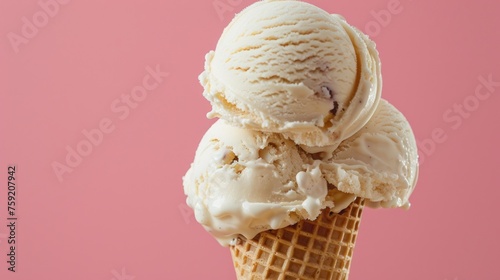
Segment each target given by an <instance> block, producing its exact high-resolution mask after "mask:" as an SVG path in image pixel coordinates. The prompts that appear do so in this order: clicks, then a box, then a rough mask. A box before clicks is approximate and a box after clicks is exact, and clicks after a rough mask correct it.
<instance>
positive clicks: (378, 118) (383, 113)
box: [321, 100, 418, 207]
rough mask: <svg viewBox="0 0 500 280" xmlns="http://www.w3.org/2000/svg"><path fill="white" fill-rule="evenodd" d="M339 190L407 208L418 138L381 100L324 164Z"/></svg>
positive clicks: (375, 202)
mask: <svg viewBox="0 0 500 280" xmlns="http://www.w3.org/2000/svg"><path fill="white" fill-rule="evenodd" d="M321 168H322V170H323V172H324V173H325V178H326V179H327V181H328V182H329V183H331V184H333V185H335V186H336V187H337V188H338V190H339V191H342V192H345V193H351V194H354V195H356V196H359V197H363V198H366V199H367V201H368V202H367V204H368V205H369V206H372V207H376V206H383V207H408V206H409V197H410V195H411V193H412V192H413V189H414V187H415V184H416V181H417V175H418V153H417V145H416V142H415V137H414V135H413V132H412V130H411V127H410V125H409V123H408V121H407V120H406V118H405V117H404V116H403V114H401V113H400V112H399V111H398V110H397V109H396V108H395V107H394V106H392V105H391V104H389V103H388V102H387V101H385V100H381V102H380V105H379V106H378V109H377V110H376V111H375V114H374V115H373V117H372V118H371V120H370V121H369V122H368V123H367V124H366V126H365V127H363V128H362V129H361V130H360V131H358V132H357V133H356V134H354V135H353V136H352V137H350V138H349V139H347V140H345V141H343V142H342V143H341V144H340V146H339V147H338V148H337V149H336V150H335V152H334V154H333V158H332V159H330V160H328V161H326V162H324V163H322V164H321Z"/></svg>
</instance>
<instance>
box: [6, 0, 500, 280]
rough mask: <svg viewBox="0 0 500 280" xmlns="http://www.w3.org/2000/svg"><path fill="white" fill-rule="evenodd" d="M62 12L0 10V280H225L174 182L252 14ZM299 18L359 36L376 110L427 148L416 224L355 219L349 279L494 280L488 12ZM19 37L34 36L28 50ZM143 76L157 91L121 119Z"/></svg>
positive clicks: (229, 0)
mask: <svg viewBox="0 0 500 280" xmlns="http://www.w3.org/2000/svg"><path fill="white" fill-rule="evenodd" d="M41 2H42V3H45V2H53V1H49V0H42V1H41ZM60 2H61V4H57V5H52V6H50V7H49V8H51V9H49V11H51V12H50V13H51V15H50V16H45V17H44V15H47V12H44V10H43V8H42V7H41V6H40V4H38V2H37V1H34V0H32V1H5V0H2V1H1V2H0V23H1V24H0V36H1V38H2V39H1V40H0V279H2V280H3V279H6V280H10V279H13V280H14V279H16V280H20V279H22V280H31V279H72V280H79V279H82V280H83V279H94V280H100V279H102V280H110V279H115V280H122V279H135V280H146V279H235V276H234V272H233V268H232V263H231V258H230V254H229V251H228V249H226V248H222V247H220V246H219V245H218V244H217V242H216V241H215V240H214V239H212V238H211V237H210V236H209V235H208V234H207V233H206V232H205V231H204V230H203V229H202V228H201V226H199V225H198V224H197V223H196V221H195V220H194V218H193V216H192V212H191V211H190V210H189V209H188V208H187V207H186V206H185V203H184V201H185V196H184V194H183V190H182V183H181V177H182V176H183V174H184V173H185V171H186V170H187V168H188V166H189V164H190V162H191V161H192V159H193V156H194V151H195V149H196V146H197V144H198V141H199V139H200V137H201V136H202V134H203V133H204V131H205V130H206V129H207V128H208V127H209V126H210V124H211V123H212V122H213V120H207V119H206V118H205V114H206V112H207V111H208V110H209V103H208V102H207V101H206V100H205V99H204V98H203V97H202V95H201V93H202V87H201V86H200V84H199V83H198V80H197V76H198V74H199V73H200V72H201V71H202V67H203V62H204V55H205V53H206V52H207V51H209V50H211V49H213V48H214V47H215V44H216V41H217V39H218V37H219V35H220V34H221V32H222V29H223V28H224V27H225V26H226V24H227V23H228V22H229V20H230V19H231V18H232V15H233V14H234V13H236V12H239V11H240V10H241V9H242V8H243V7H245V6H247V5H249V4H250V3H252V2H254V1H249V0H244V1H242V0H240V1H238V0H216V1H213V0H209V1H196V2H195V1H165V0H149V1H132V0H110V1H97V0H91V1H89V0H85V1H76V0H74V1H68V0H65V1H62V0H60ZM310 2H311V3H313V4H316V5H318V6H320V7H322V8H324V9H326V10H327V11H329V12H331V13H340V14H343V15H344V16H345V17H346V19H347V20H348V21H349V22H350V23H351V24H353V25H355V26H357V27H359V28H360V29H362V30H364V31H365V32H367V33H369V34H371V37H372V38H373V39H374V40H375V41H376V43H377V45H378V50H379V51H380V55H381V59H382V65H383V75H384V76H383V77H384V91H383V96H384V98H386V99H388V100H389V101H390V102H392V103H393V104H395V105H396V106H397V107H398V108H399V109H400V110H401V111H402V112H404V114H405V115H406V116H407V117H408V119H409V120H410V122H411V124H412V125H413V128H414V131H415V134H416V136H417V139H418V141H419V143H421V159H422V166H421V172H420V179H419V182H418V185H417V189H416V191H415V193H414V196H413V199H412V203H413V206H412V208H411V209H410V211H403V210H372V209H369V210H366V211H365V216H364V219H363V221H362V225H361V232H360V235H359V239H358V240H359V241H358V244H357V248H356V251H355V256H354V263H353V268H352V273H351V276H352V277H351V278H350V279H354V280H356V279H358V280H362V279H388V280H392V279H394V280H396V279H398V280H399V279H407V280H417V279H418V280H420V279H428V280H429V279H436V280H445V279H448V280H455V279H456V280H458V279H459V280H467V279H499V277H500V276H499V275H498V260H499V259H500V242H499V241H498V240H497V237H498V236H500V226H499V224H498V221H497V220H498V219H497V217H496V216H497V215H496V213H498V207H496V203H497V201H498V197H499V195H500V189H499V188H498V187H499V186H500V179H499V178H500V177H499V176H498V174H499V170H498V167H499V166H500V155H499V151H500V150H499V146H498V143H500V133H498V128H499V125H498V121H499V116H500V115H499V113H498V107H499V105H500V86H499V84H498V83H496V84H495V83H493V85H490V86H489V91H488V88H487V87H485V86H481V83H480V79H481V78H480V77H484V78H485V79H486V80H487V79H488V76H490V79H491V80H493V81H500V69H499V62H500V55H499V52H498V50H500V38H499V33H498V27H499V26H500V20H499V17H498V12H499V11H500V2H499V1H495V0H480V1H474V2H472V1H451V0H450V1H411V0H400V1H397V0H376V1H374V0H370V1H367V0H349V1H326V0H316V1H310ZM53 3H58V2H53ZM63 3H64V4H63ZM398 3H399V4H398ZM214 5H225V8H226V11H224V12H223V13H222V14H220V13H218V12H217V10H216V9H215V8H214ZM56 8H57V9H56ZM381 11H382V12H381ZM34 15H35V19H33V16H34ZM388 15H390V19H389V17H388ZM23 18H26V20H24V19H23ZM377 20H378V21H377ZM27 21H29V22H31V23H33V22H34V21H35V23H36V24H37V25H38V27H36V26H35V27H36V28H37V29H35V30H33V29H29V27H24V32H25V34H24V35H23V26H25V25H29V23H26V22H27ZM10 32H13V33H10ZM14 33H15V34H17V36H18V37H16V38H17V39H16V40H17V41H16V40H14V43H12V42H11V39H12V38H14V37H12V36H15V35H13V34H14ZM9 34H10V35H9ZM25 35H26V36H25ZM20 38H21V39H20ZM20 40H21V41H20ZM16 51H17V52H16ZM147 67H150V68H156V67H159V69H160V71H161V72H168V73H169V75H168V77H159V78H158V77H157V78H158V79H157V80H148V81H147V82H148V83H149V84H148V85H150V86H151V85H152V84H155V83H156V82H158V83H157V84H156V87H154V89H151V90H150V91H148V92H147V93H146V94H145V95H141V96H140V97H141V98H142V101H140V102H134V103H131V104H132V105H126V104H127V103H125V101H123V100H122V99H121V98H122V95H123V96H124V98H126V97H127V96H130V94H131V91H132V90H134V92H135V91H137V90H139V88H138V87H137V86H141V85H142V84H143V79H148V75H150V74H148V72H147V70H146V68H147ZM155 81H156V82H155ZM476 89H477V90H478V93H477V94H478V95H477V96H476V95H475V94H476V93H475V92H476ZM461 104H464V105H465V106H464V107H463V108H465V109H464V110H465V111H464V112H462V113H460V112H459V111H458V110H459V109H458V108H459V106H463V105H461ZM112 106H115V107H114V109H113V108H112ZM130 106H134V108H132V107H130ZM127 108H128V109H127ZM125 110H128V113H127V114H126V111H125ZM101 121H104V122H108V123H107V124H105V125H108V126H109V127H105V128H104V129H105V130H106V129H107V130H106V131H107V132H109V133H103V135H102V137H101V138H99V137H97V136H96V137H97V138H96V140H95V143H96V144H95V145H94V144H92V145H91V146H90V147H89V146H85V145H86V143H87V144H88V143H89V142H86V137H85V136H84V134H82V131H83V130H86V131H91V132H94V133H95V132H96V129H98V128H99V127H100V126H99V123H100V122H101ZM110 130H112V131H110ZM95 135H97V134H95ZM78 147H79V148H80V149H81V151H83V152H84V153H86V154H87V155H86V156H84V157H82V159H81V160H80V162H76V161H75V162H73V163H74V164H73V167H68V169H67V170H66V171H68V170H71V172H65V173H63V174H62V175H61V180H59V179H58V176H57V175H56V173H55V172H54V170H53V164H54V162H59V163H61V164H65V161H66V159H65V157H66V155H67V154H68V150H67V149H70V150H75V149H77V148H78ZM89 149H91V150H89ZM74 160H75V159H74ZM9 164H15V165H16V166H17V168H18V171H17V173H16V176H17V178H16V182H17V188H18V189H17V190H18V191H17V193H16V194H17V202H18V206H17V207H16V215H17V217H18V221H17V242H18V245H17V264H16V269H17V272H16V273H12V272H9V271H7V263H6V260H7V256H6V254H7V245H8V244H7V237H8V235H7V233H8V232H7V227H6V224H7V222H6V215H7V209H6V208H7V206H6V201H7V199H6V194H7V177H6V174H7V166H8V165H9Z"/></svg>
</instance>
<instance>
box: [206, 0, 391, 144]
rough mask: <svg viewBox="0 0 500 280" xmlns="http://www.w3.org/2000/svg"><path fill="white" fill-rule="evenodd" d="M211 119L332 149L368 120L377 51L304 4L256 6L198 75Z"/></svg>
mask: <svg viewBox="0 0 500 280" xmlns="http://www.w3.org/2000/svg"><path fill="white" fill-rule="evenodd" d="M200 81H201V83H202V85H203V86H204V89H205V90H204V96H205V97H206V98H207V99H208V100H209V101H210V103H211V105H212V111H211V112H210V113H209V114H208V116H209V117H219V118H222V119H225V120H227V121H228V122H230V123H231V124H233V125H238V126H240V127H246V128H251V129H255V130H260V131H267V132H277V133H282V134H283V135H284V136H285V137H287V138H289V139H292V140H293V141H294V142H295V143H297V144H302V145H305V146H311V147H316V146H333V147H335V146H336V145H338V144H339V143H340V142H341V141H342V140H344V139H346V138H348V137H350V136H351V135H353V134H354V133H355V132H356V131H358V130H359V129H360V128H361V127H363V126H364V125H365V124H366V122H367V121H368V120H369V119H370V117H371V116H372V114H373V112H374V110H375V108H376V107H377V104H378V102H379V98H380V94H381V84H382V81H381V73H380V62H379V58H378V53H377V51H376V49H375V44H374V43H373V42H372V41H371V40H370V39H368V37H367V36H365V35H364V34H362V33H361V32H359V31H358V30H357V29H356V28H354V27H352V26H351V25H349V24H348V23H347V22H346V21H345V20H344V19H343V18H342V17H341V16H339V15H331V14H329V13H327V12H325V11H324V10H322V9H320V8H318V7H316V6H313V5H311V4H308V3H305V2H301V1H293V0H292V1H259V2H256V3H254V4H253V5H251V6H249V7H247V8H246V9H244V10H243V11H242V12H241V13H239V14H238V15H236V17H235V18H234V19H233V20H232V22H231V23H230V24H229V25H228V26H227V27H226V28H225V30H224V32H223V34H222V36H221V37H220V39H219V41H218V44H217V46H216V49H215V51H211V52H209V53H208V54H207V55H206V61H205V71H204V72H203V73H202V74H201V75H200Z"/></svg>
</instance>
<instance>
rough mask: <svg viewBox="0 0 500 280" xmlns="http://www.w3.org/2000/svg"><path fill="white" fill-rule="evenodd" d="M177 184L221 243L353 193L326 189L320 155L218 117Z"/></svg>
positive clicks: (309, 215) (314, 212)
mask: <svg viewBox="0 0 500 280" xmlns="http://www.w3.org/2000/svg"><path fill="white" fill-rule="evenodd" d="M183 184H184V192H185V194H186V195H187V204H188V205H189V206H190V207H191V208H193V209H194V213H195V217H196V220H197V221H198V222H199V223H200V224H201V225H203V227H204V228H205V229H206V230H207V231H208V232H210V233H211V234H212V235H213V236H214V237H215V238H216V239H217V240H218V241H219V242H220V243H221V244H222V245H224V246H228V245H229V244H230V243H231V242H232V241H233V240H235V238H237V237H238V235H239V234H241V235H243V236H245V237H247V238H253V237H254V236H255V235H256V234H258V233H259V232H262V231H264V230H268V229H278V228H282V227H285V226H288V225H291V224H295V223H296V222H298V221H299V220H302V219H311V220H313V219H315V218H316V217H317V216H318V215H319V213H320V211H321V210H322V209H324V208H326V207H331V208H334V206H336V205H338V206H339V207H346V206H347V205H348V204H349V203H350V202H352V201H353V200H354V198H355V197H354V196H349V195H347V196H346V195H342V194H340V193H335V192H334V190H329V189H328V184H327V182H326V180H325V178H324V176H323V173H322V172H321V169H320V161H319V160H314V159H312V156H311V155H309V154H307V153H306V152H304V151H303V150H302V149H301V148H300V147H299V146H297V145H296V144H295V143H293V142H292V141H291V140H289V139H286V138H284V137H283V136H282V135H280V134H275V133H265V132H259V131H254V130H250V129H243V128H239V127H235V126H231V125H229V124H227V123H226V122H225V121H223V120H218V121H217V122H215V124H214V125H213V126H212V127H211V128H210V129H209V130H208V131H207V132H206V134H205V135H204V137H203V138H202V140H201V142H200V144H199V146H198V149H197V151H196V154H195V159H194V162H193V163H192V164H191V167H190V169H189V170H188V171H187V173H186V175H185V176H184V177H183ZM332 191H333V192H332ZM327 195H328V196H329V198H328V200H326V199H325V198H326V197H327ZM334 200H335V201H334ZM338 210H341V209H340V208H339V209H338Z"/></svg>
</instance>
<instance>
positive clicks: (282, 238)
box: [231, 198, 364, 280]
mask: <svg viewBox="0 0 500 280" xmlns="http://www.w3.org/2000/svg"><path fill="white" fill-rule="evenodd" d="M363 207H364V200H363V199H360V198H358V199H356V201H354V202H353V203H352V204H351V205H350V206H349V207H347V208H346V209H345V210H343V211H342V212H340V213H338V214H337V213H333V212H330V211H329V209H325V210H324V211H323V212H322V213H321V214H320V216H319V217H318V218H317V219H316V220H314V221H310V220H302V221H300V222H298V223H297V224H295V225H292V226H288V227H285V228H282V229H278V230H270V231H265V232H262V233H260V234H258V235H257V236H256V237H255V238H253V239H251V240H246V239H244V238H243V239H242V241H241V242H240V243H239V244H238V245H236V246H231V254H232V257H233V262H234V267H235V270H236V274H237V277H238V279H239V280H243V279H279V280H285V279H286V280H288V279H334V280H339V279H347V277H348V275H349V266H350V264H351V259H352V254H353V249H354V243H355V241H356V236H357V232H358V228H359V223H360V220H361V214H362V210H363Z"/></svg>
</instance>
